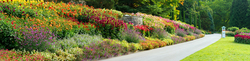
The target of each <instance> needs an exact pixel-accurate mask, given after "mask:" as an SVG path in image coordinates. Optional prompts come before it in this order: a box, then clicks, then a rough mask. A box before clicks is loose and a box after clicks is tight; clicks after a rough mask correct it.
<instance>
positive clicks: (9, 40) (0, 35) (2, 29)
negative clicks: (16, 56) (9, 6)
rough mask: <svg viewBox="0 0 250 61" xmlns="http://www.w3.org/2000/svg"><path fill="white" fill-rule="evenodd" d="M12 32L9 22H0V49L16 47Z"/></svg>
mask: <svg viewBox="0 0 250 61" xmlns="http://www.w3.org/2000/svg"><path fill="white" fill-rule="evenodd" d="M0 19H1V18H0ZM14 32H15V31H14V29H13V28H12V25H11V23H10V22H6V21H4V20H0V39H1V41H0V49H12V48H15V47H17V46H18V43H17V42H16V41H15V38H14Z"/></svg>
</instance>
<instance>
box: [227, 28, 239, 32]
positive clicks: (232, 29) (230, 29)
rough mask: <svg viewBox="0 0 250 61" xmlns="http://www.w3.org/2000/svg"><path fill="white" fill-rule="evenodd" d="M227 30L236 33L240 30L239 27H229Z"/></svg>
mask: <svg viewBox="0 0 250 61" xmlns="http://www.w3.org/2000/svg"><path fill="white" fill-rule="evenodd" d="M227 30H228V31H233V32H235V31H236V30H239V28H238V27H229V28H228V29H227Z"/></svg>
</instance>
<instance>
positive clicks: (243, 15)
mask: <svg viewBox="0 0 250 61" xmlns="http://www.w3.org/2000/svg"><path fill="white" fill-rule="evenodd" d="M248 6H249V4H248V1H247V0H233V3H232V8H231V12H230V15H231V16H230V22H229V23H230V26H236V27H239V28H242V27H248V28H250V26H249V25H248V24H249V23H250V22H249V21H248V20H247V19H248V18H247V13H248V11H247V10H248Z"/></svg>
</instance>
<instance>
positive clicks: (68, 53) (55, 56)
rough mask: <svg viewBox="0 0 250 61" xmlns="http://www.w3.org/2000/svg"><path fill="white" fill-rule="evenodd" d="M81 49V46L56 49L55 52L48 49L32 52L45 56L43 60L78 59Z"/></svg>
mask: <svg viewBox="0 0 250 61" xmlns="http://www.w3.org/2000/svg"><path fill="white" fill-rule="evenodd" d="M82 51H83V49H81V48H78V47H76V48H70V49H65V50H62V49H58V50H56V52H55V53H51V52H49V51H43V52H37V51H36V52H33V53H34V54H39V55H41V56H43V57H44V58H45V61H65V60H71V61H79V59H80V55H82V54H83V52H82Z"/></svg>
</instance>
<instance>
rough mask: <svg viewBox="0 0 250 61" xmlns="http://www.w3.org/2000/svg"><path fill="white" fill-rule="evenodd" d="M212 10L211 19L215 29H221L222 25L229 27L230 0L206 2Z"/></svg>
mask: <svg viewBox="0 0 250 61" xmlns="http://www.w3.org/2000/svg"><path fill="white" fill-rule="evenodd" d="M206 5H208V6H209V7H210V8H211V9H212V10H213V19H214V24H215V25H216V26H215V29H216V31H221V27H222V26H226V27H229V20H230V9H231V6H232V1H230V0H228V1H225V0H215V1H213V2H208V3H206Z"/></svg>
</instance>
